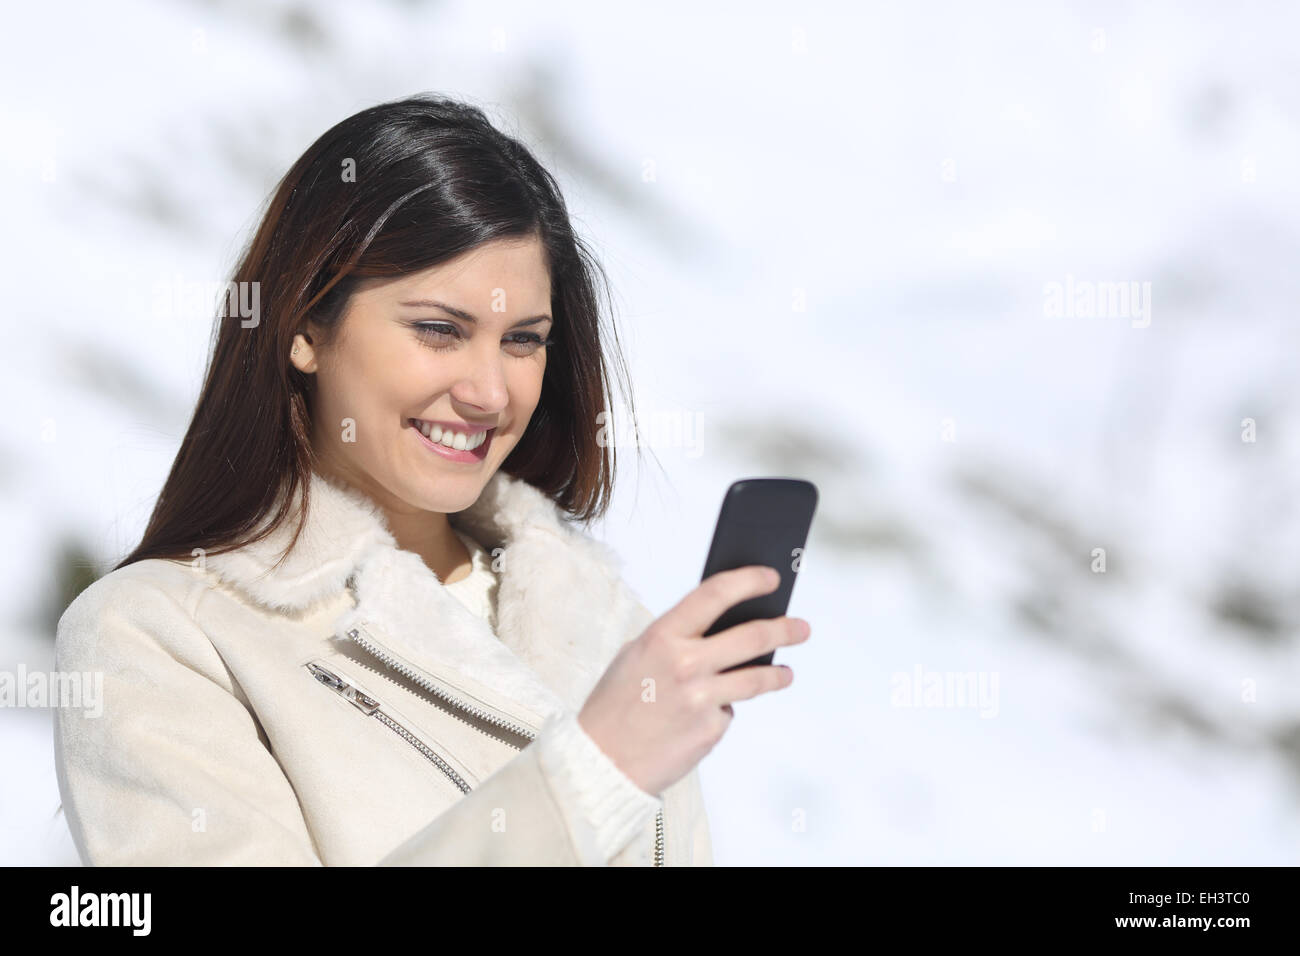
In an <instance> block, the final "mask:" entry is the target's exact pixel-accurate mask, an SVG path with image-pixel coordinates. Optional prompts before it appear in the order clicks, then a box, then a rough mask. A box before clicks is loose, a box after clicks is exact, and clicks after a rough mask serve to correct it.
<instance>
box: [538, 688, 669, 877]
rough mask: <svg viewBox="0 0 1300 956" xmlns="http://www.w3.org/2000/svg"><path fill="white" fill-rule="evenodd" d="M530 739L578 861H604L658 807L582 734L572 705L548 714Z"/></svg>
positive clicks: (646, 822) (645, 823)
mask: <svg viewBox="0 0 1300 956" xmlns="http://www.w3.org/2000/svg"><path fill="white" fill-rule="evenodd" d="M536 743H537V746H538V751H539V753H538V756H539V757H540V759H541V765H542V769H543V771H544V772H545V773H546V776H547V778H548V779H549V780H550V782H551V785H552V786H553V787H554V789H555V794H556V798H557V802H558V803H559V805H560V809H561V812H562V813H563V815H564V818H565V822H566V823H567V824H568V826H569V832H570V834H571V835H572V836H573V841H574V845H575V846H576V847H577V850H578V858H579V859H580V860H581V861H582V862H583V864H585V865H587V866H606V865H608V863H609V861H610V860H611V859H613V858H614V856H615V855H617V854H618V853H619V852H620V851H621V850H622V849H623V848H624V847H626V846H627V845H628V843H630V842H631V841H632V840H633V839H635V838H636V837H637V835H638V834H640V833H641V832H642V831H643V830H644V829H645V828H646V827H648V826H649V824H650V821H651V820H652V819H654V816H655V814H656V813H657V812H658V811H659V810H660V809H661V808H662V807H663V801H662V800H660V799H659V798H658V797H656V796H653V795H651V794H649V793H646V792H645V791H644V790H642V789H641V788H640V787H638V786H637V785H636V784H635V783H634V782H633V781H632V780H631V778H629V777H628V776H627V774H625V773H623V771H622V770H620V769H619V768H618V765H617V764H615V763H614V761H612V760H611V759H610V758H609V757H608V756H607V755H606V754H605V752H604V751H603V750H601V749H600V747H599V746H597V744H596V742H595V741H594V740H592V739H591V738H590V737H589V736H588V735H587V733H586V731H584V730H583V729H582V725H581V724H579V723H578V714H577V712H576V711H563V712H561V713H559V714H555V715H553V716H552V717H550V718H549V719H548V720H547V721H546V724H545V725H544V726H543V727H542V728H541V732H540V733H539V734H538V735H537V740H536Z"/></svg>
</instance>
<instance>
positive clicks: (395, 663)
mask: <svg viewBox="0 0 1300 956" xmlns="http://www.w3.org/2000/svg"><path fill="white" fill-rule="evenodd" d="M362 630H363V628H357V627H354V628H351V629H349V630H348V631H347V636H348V637H349V638H351V639H352V640H353V641H354V642H355V643H356V644H358V645H360V646H361V647H362V648H364V649H365V650H366V652H367V653H369V654H372V655H374V656H375V657H377V658H378V659H379V660H381V661H383V662H384V663H385V664H387V665H388V666H389V667H391V668H392V669H393V670H395V671H397V672H398V673H399V674H401V675H403V676H404V677H406V678H408V679H409V680H411V681H413V682H415V683H416V684H418V685H419V686H421V687H423V688H425V689H426V690H428V691H429V692H430V693H431V694H435V695H437V696H438V697H441V698H442V699H443V700H445V701H447V702H448V703H450V704H452V705H454V706H456V707H459V708H460V709H461V710H463V711H465V712H466V713H468V714H472V715H473V716H475V717H477V718H478V719H479V720H482V721H484V722H486V723H489V724H495V725H496V726H498V727H504V728H505V729H506V730H509V731H511V732H512V733H515V734H517V735H518V736H520V737H525V738H527V739H528V740H536V739H537V732H536V731H535V730H533V728H531V727H528V726H525V725H523V724H520V723H517V722H515V721H512V720H505V719H503V718H501V717H500V716H498V715H497V714H495V713H493V712H492V711H488V710H484V709H483V708H482V707H476V706H475V705H473V704H471V703H469V702H468V701H465V700H462V699H461V698H459V697H457V696H456V695H454V694H452V693H451V692H450V691H448V690H447V689H446V688H445V687H442V686H441V685H439V684H436V683H434V682H433V681H432V680H430V679H429V678H428V677H427V676H426V675H425V674H423V673H421V672H419V671H416V670H413V669H412V668H410V667H407V666H406V665H405V664H403V663H402V662H401V661H399V660H397V659H395V658H394V657H392V656H391V655H389V654H386V653H385V652H384V651H383V650H382V649H381V648H380V647H379V645H378V644H376V643H375V642H374V641H373V640H371V639H370V638H369V636H368V635H367V636H366V637H362V635H361V631H362ZM362 666H364V665H362ZM471 726H472V725H471ZM476 729H478V730H479V731H480V732H481V733H483V732H485V731H483V730H482V728H476ZM506 744H507V745H508V746H510V747H514V748H515V749H516V750H519V749H520V748H519V747H517V746H515V744H513V743H511V742H510V741H506ZM464 789H465V792H467V793H468V792H469V791H468V788H464ZM654 865H655V866H663V865H664V811H663V808H660V809H659V810H658V811H657V812H656V813H655V843H654Z"/></svg>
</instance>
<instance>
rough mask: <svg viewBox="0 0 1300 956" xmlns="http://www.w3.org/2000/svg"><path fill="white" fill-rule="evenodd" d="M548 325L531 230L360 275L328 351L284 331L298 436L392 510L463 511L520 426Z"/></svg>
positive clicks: (540, 366)
mask: <svg viewBox="0 0 1300 956" xmlns="http://www.w3.org/2000/svg"><path fill="white" fill-rule="evenodd" d="M435 303H441V306H439V305H436V304H435ZM551 326H552V320H551V284H550V276H549V273H548V270H547V268H546V264H545V261H544V258H543V251H542V245H541V242H540V241H539V240H537V239H536V238H533V239H529V240H498V241H494V242H490V243H485V244H484V245H482V246H479V247H478V248H476V249H473V250H471V251H470V252H467V253H465V254H464V255H461V256H459V257H457V258H456V259H454V260H451V261H450V262H447V263H444V264H442V265H439V266H434V267H432V268H430V269H426V270H424V271H422V272H418V273H414V274H412V275H410V276H406V277H403V278H400V279H371V280H366V281H365V282H364V283H363V284H362V285H361V287H360V289H359V290H358V291H357V292H356V293H355V294H354V295H353V296H352V298H351V299H350V301H349V303H348V306H347V307H346V310H345V314H344V315H343V317H342V319H341V323H340V328H339V329H338V332H337V334H336V337H335V340H334V342H333V343H331V345H330V346H329V347H328V348H325V349H321V348H320V347H315V348H306V349H304V348H303V347H302V346H303V345H304V342H303V340H302V339H296V340H295V341H296V343H297V344H298V346H299V349H298V352H299V354H298V355H296V356H294V357H293V359H294V361H295V362H296V363H298V362H301V364H299V366H298V367H299V368H302V369H303V370H304V371H314V372H315V374H316V395H315V399H314V407H313V408H312V422H313V424H312V430H313V436H312V441H313V444H314V447H315V450H316V452H317V454H318V455H319V456H320V458H321V460H322V465H323V467H322V470H323V471H325V472H326V473H327V474H333V475H336V476H339V477H342V478H343V479H344V480H345V481H347V483H348V484H350V485H353V486H355V487H358V488H360V489H361V490H362V491H365V492H366V493H368V494H369V495H370V496H371V497H372V498H373V499H374V500H375V501H376V502H377V503H378V504H380V505H381V506H382V507H384V508H385V509H387V510H388V511H389V512H390V513H393V514H403V515H413V514H415V513H417V512H421V511H436V512H442V513H444V514H445V513H451V512H456V511H461V510H463V509H465V508H468V507H469V506H470V505H472V504H473V503H474V502H475V501H476V500H477V499H478V497H479V493H480V492H481V491H482V490H483V487H484V485H486V484H487V482H488V479H489V478H491V477H492V475H493V474H494V473H495V472H496V470H497V468H499V467H500V465H501V462H502V461H504V460H505V458H506V456H507V455H509V454H510V452H511V450H512V449H513V448H514V447H515V445H516V444H517V443H518V441H519V439H520V436H522V435H523V433H524V429H525V428H527V427H528V421H529V419H530V418H531V417H532V414H533V410H534V409H535V408H536V407H537V402H538V399H539V397H540V395H541V390H542V375H543V373H544V372H545V371H546V349H545V348H544V347H543V346H542V345H541V344H539V343H540V342H542V341H544V340H545V339H546V337H547V335H548V334H549V333H550V330H551ZM308 331H309V332H312V331H313V330H312V328H311V327H310V325H309V327H308ZM312 341H313V342H319V339H318V337H317V335H316V334H314V332H313V334H312ZM304 352H306V353H308V358H307V360H306V361H305V362H302V356H303V354H304ZM426 423H428V424H426ZM434 423H436V425H441V426H443V429H442V430H443V437H442V438H441V439H439V440H438V441H437V442H435V441H434V439H437V438H438V434H439V430H438V428H437V427H436V425H435V427H433V428H430V429H429V430H430V436H429V437H428V438H426V437H425V436H424V435H423V434H422V431H423V429H424V428H428V427H429V424H434ZM485 428H486V429H488V431H487V432H486V438H484V429H485ZM448 432H450V434H448ZM457 436H460V437H457ZM467 439H468V440H467ZM479 441H481V442H482V443H481V444H479V445H478V447H477V448H475V447H474V446H475V443H476V442H479ZM448 443H451V445H452V447H448ZM457 446H459V448H460V449H462V450H455V449H456V447H457Z"/></svg>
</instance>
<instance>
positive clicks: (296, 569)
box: [55, 97, 807, 865]
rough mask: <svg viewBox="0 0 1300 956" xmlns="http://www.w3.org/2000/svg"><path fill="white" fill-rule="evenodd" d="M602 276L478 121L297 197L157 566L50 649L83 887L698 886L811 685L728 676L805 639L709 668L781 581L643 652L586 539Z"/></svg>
mask: <svg viewBox="0 0 1300 956" xmlns="http://www.w3.org/2000/svg"><path fill="white" fill-rule="evenodd" d="M597 270H598V267H597V266H596V265H595V264H594V262H592V260H591V257H590V255H589V254H588V253H587V252H586V250H585V248H584V247H583V246H582V244H581V242H580V241H579V240H578V239H577V238H576V237H575V236H574V234H573V231H572V229H571V226H570V223H569V220H568V215H567V212H566V210H565V206H564V202H563V200H562V198H561V196H560V193H559V190H558V188H557V186H556V184H555V182H554V180H553V179H552V178H551V176H550V175H549V174H548V173H547V172H546V171H545V170H544V169H543V168H542V167H541V166H540V165H539V164H538V163H537V161H536V160H535V159H534V158H533V156H532V155H531V154H530V153H529V152H528V151H527V150H526V149H525V148H524V147H523V146H522V145H520V144H519V143H518V142H516V141H514V140H512V139H510V138H508V137H506V136H504V135H502V134H501V133H500V132H498V131H497V130H495V129H494V128H493V127H492V126H491V125H490V124H489V123H488V121H487V120H486V118H485V117H484V116H483V114H482V113H481V112H480V111H479V110H477V109H475V108H472V107H469V106H465V105H462V104H458V103H455V102H452V101H448V100H444V99H438V98H433V97H415V98H411V99H407V100H403V101H399V102H394V103H388V104H384V105H381V106H377V107H374V108H371V109H367V110H364V111H362V112H361V113H358V114H357V115H355V116H353V117H351V118H349V119H347V120H345V121H343V122H342V123H340V124H338V125H337V126H336V127H334V128H333V129H331V130H329V131H328V132H327V133H326V134H325V135H324V136H322V137H321V138H320V139H319V140H317V141H316V142H315V143H314V144H313V145H312V146H311V147H310V148H309V149H308V150H307V152H306V154H304V155H303V156H302V158H301V159H299V160H298V162H297V163H295V164H294V166H293V168H292V169H290V171H289V172H288V174H287V175H286V176H285V178H284V180H283V181H282V182H281V183H280V184H279V186H278V188H277V190H276V192H275V194H274V196H273V198H272V200H271V203H270V205H269V208H268V210H267V212H266V214H265V216H264V218H263V221H262V223H261V225H260V227H259V228H258V230H257V232H256V234H255V236H254V238H253V240H252V242H251V244H250V245H249V247H248V249H247V250H246V251H245V253H244V255H243V257H242V259H241V261H240V262H239V264H238V266H237V268H236V271H235V275H234V280H233V285H232V286H231V287H230V288H231V290H232V292H231V295H230V296H229V300H228V305H227V308H226V309H225V310H224V312H225V314H224V315H223V318H222V320H221V322H220V324H219V328H218V330H217V335H216V341H215V345H214V350H213V354H212V358H211V361H210V363H209V366H208V369H207V374H206V376H205V382H204V385H203V389H202V392H201V394H200V397H199V400H198V404H197V408H196V410H195V413H194V417H193V420H192V422H191V424H190V427H189V430H188V432H187V434H186V435H185V438H184V441H183V442H182V445H181V448H180V451H179V453H178V454H177V457H176V460H175V462H174V464H173V466H172V469H171V472H170V474H169V475H168V478H167V481H166V484H165V486H164V487H163V489H162V492H161V494H160V495H159V498H158V502H157V505H156V507H155V509H154V512H153V514H152V516H151V518H150V521H149V524H148V527H147V528H146V530H145V533H144V538H143V540H142V541H141V543H140V545H139V546H138V547H137V548H136V549H135V550H134V551H133V552H132V553H131V554H129V555H128V556H127V557H126V558H125V559H124V560H123V561H122V562H121V563H120V564H119V565H118V566H117V567H116V568H115V569H114V570H113V571H112V572H111V573H109V574H108V575H106V576H105V577H104V578H102V579H100V580H99V581H97V582H96V583H95V584H93V585H92V586H91V587H89V588H87V589H86V590H85V591H84V592H83V593H82V594H81V595H80V596H78V598H77V599H76V600H75V601H74V602H73V603H72V604H71V605H70V606H69V608H68V609H67V611H66V612H65V613H64V615H63V617H62V619H61V620H60V622H59V627H58V637H57V666H58V668H59V669H60V670H63V671H70V672H78V673H82V672H92V673H102V675H103V681H104V683H103V693H102V716H93V715H87V714H83V713H81V712H79V711H77V710H74V709H67V708H64V709H59V710H57V711H56V725H55V743H56V754H57V767H58V777H59V787H60V791H61V793H62V795H63V799H64V803H65V806H66V808H67V811H68V812H67V816H68V821H69V825H70V827H71V830H72V834H73V837H74V840H75V842H76V845H77V847H78V850H79V852H80V853H81V856H82V858H83V860H84V861H85V862H87V863H90V864H109V865H122V864H127V865H134V864H170V863H187V864H306V865H319V864H325V865H338V864H343V865H355V864H362V865H369V864H389V865H391V864H417V865H423V864H448V863H450V864H594V865H631V864H650V865H701V864H709V863H711V862H712V861H711V849H710V841H709V832H708V824H707V821H706V818H705V813H704V805H703V800H702V796H701V792H700V786H699V780H698V772H697V770H696V769H695V767H696V764H697V763H698V762H699V760H700V759H701V758H702V757H703V756H704V755H705V754H706V753H708V751H709V750H710V749H711V748H712V747H713V746H714V744H716V742H717V740H718V739H719V738H720V737H721V734H722V733H723V731H724V730H725V729H726V727H727V726H728V724H729V722H730V720H731V717H732V714H733V712H732V709H731V702H732V701H734V700H740V699H745V698H748V697H753V696H755V695H757V694H759V693H763V692H766V691H769V690H774V689H776V688H778V687H781V686H785V685H786V684H787V683H788V682H789V677H790V675H789V672H788V669H785V668H782V667H779V666H773V667H758V668H744V669H740V670H738V671H736V672H731V673H720V672H721V671H723V670H724V669H725V668H727V667H730V666H731V665H733V664H737V663H741V662H743V661H746V660H749V659H751V658H753V657H755V656H757V655H758V654H761V653H765V652H766V651H768V650H771V649H773V648H774V647H776V646H778V645H780V644H787V643H795V642H797V641H799V640H802V639H803V638H804V637H806V635H807V626H806V624H804V623H803V622H801V621H797V620H795V619H788V618H781V619H777V620H775V621H766V622H753V623H751V624H747V625H742V626H739V627H736V628H732V629H730V630H728V631H725V632H723V633H721V634H718V635H716V636H714V637H711V638H709V639H708V640H707V641H705V640H703V639H701V634H702V633H703V632H704V631H705V630H707V628H708V627H709V626H710V625H711V623H712V622H713V621H715V620H716V619H717V618H718V616H719V615H720V614H722V613H723V611H724V610H725V609H726V608H728V607H730V606H731V605H733V604H736V603H738V602H739V601H741V600H745V599H748V598H750V597H754V596H756V595H758V594H761V593H766V592H768V591H770V590H772V589H773V587H774V586H775V583H776V582H775V579H776V575H775V573H774V572H773V571H772V570H771V569H766V568H743V569H739V570H736V571H728V572H725V573H723V574H719V575H715V576H713V577H712V578H710V579H709V581H708V582H706V583H704V584H702V585H701V586H700V587H698V588H696V589H695V590H694V591H692V592H691V593H690V594H688V595H687V596H686V598H684V599H683V601H682V602H680V603H679V604H678V605H677V606H676V607H674V608H673V609H672V610H671V611H669V612H668V614H666V615H664V616H663V617H662V618H659V619H658V620H655V619H654V615H652V614H651V613H650V612H649V611H648V610H647V609H646V608H645V607H644V606H643V605H642V604H641V602H640V601H639V600H638V599H637V598H636V596H635V595H634V594H633V593H632V591H631V590H630V589H629V588H628V587H627V585H626V584H625V583H624V582H623V581H622V580H621V578H620V575H619V572H618V569H617V559H616V558H615V556H614V555H613V554H612V553H611V552H610V551H608V550H607V549H606V548H605V547H604V546H603V545H602V544H600V543H599V542H597V541H596V540H595V539H594V538H592V537H591V536H590V535H589V534H587V533H586V532H584V531H580V530H579V529H578V528H577V527H576V526H575V524H574V521H576V520H579V519H581V520H589V519H590V518H592V517H595V516H598V515H600V514H601V513H603V511H604V509H605V507H606V506H607V503H608V499H609V493H610V486H611V480H612V475H613V464H614V461H613V450H612V449H611V448H608V447H605V445H604V443H603V442H601V441H599V440H598V436H599V435H600V434H601V430H600V428H599V426H598V418H597V416H598V415H599V414H600V413H601V412H602V411H604V410H606V406H607V397H608V394H609V390H608V387H607V375H606V361H605V352H604V351H603V350H602V343H601V335H600V330H599V318H598V315H599V313H598V309H597V300H596V295H595V275H596V272H597ZM250 302H252V303H256V304H257V307H256V309H255V310H254V312H255V313H256V314H248V312H247V310H244V311H243V312H241V311H240V310H239V309H238V308H237V306H239V305H247V304H248V303H250ZM647 703H655V704H656V706H652V707H651V706H646V704H647Z"/></svg>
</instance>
